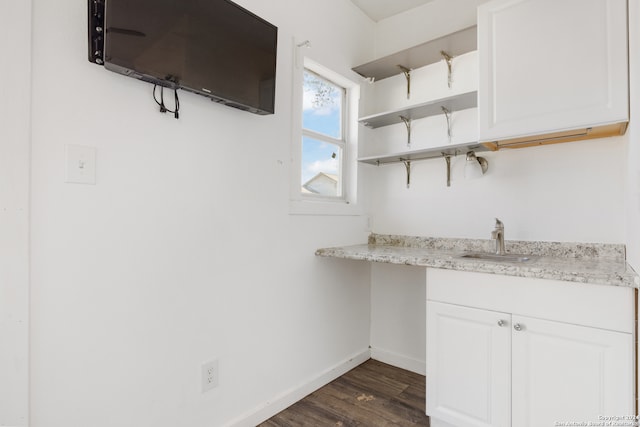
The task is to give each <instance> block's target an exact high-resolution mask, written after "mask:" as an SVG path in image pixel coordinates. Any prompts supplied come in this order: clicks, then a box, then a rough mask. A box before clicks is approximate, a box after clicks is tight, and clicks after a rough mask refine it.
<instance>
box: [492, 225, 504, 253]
mask: <svg viewBox="0 0 640 427" xmlns="http://www.w3.org/2000/svg"><path fill="white" fill-rule="evenodd" d="M491 238H492V239H494V240H495V241H496V255H504V254H505V250H504V224H503V223H502V221H500V220H499V219H498V218H496V228H494V229H493V231H492V232H491Z"/></svg>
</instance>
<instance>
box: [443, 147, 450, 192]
mask: <svg viewBox="0 0 640 427" xmlns="http://www.w3.org/2000/svg"><path fill="white" fill-rule="evenodd" d="M442 156H443V157H444V160H445V161H446V162H447V187H451V156H450V155H449V154H446V153H442Z"/></svg>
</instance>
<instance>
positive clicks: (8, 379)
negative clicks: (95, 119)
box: [0, 0, 31, 426]
mask: <svg viewBox="0 0 640 427" xmlns="http://www.w3.org/2000/svg"><path fill="white" fill-rule="evenodd" d="M0 52H1V53H2V66H1V67H0V81H2V82H3V83H2V85H0V100H2V101H1V102H0V236H2V237H0V425H3V426H26V425H27V424H28V411H29V396H28V392H29V390H28V384H29V341H28V333H29V135H30V129H29V124H30V123H29V110H30V107H31V92H30V89H31V1H30V0H7V1H2V2H0Z"/></svg>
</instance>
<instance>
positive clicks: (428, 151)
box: [358, 142, 492, 166]
mask: <svg viewBox="0 0 640 427" xmlns="http://www.w3.org/2000/svg"><path fill="white" fill-rule="evenodd" d="M491 150H492V149H491V148H489V147H486V146H485V145H483V144H480V143H478V142H467V143H464V144H455V145H446V146H440V147H434V148H425V149H422V150H409V151H404V152H400V153H393V154H383V155H379V156H369V157H360V158H359V159H358V161H359V162H361V163H367V164H370V165H376V166H379V165H384V164H389V163H404V162H406V161H408V160H409V161H415V160H426V159H436V158H442V157H445V156H457V155H459V154H466V153H467V152H468V151H475V152H476V153H479V152H482V151H491Z"/></svg>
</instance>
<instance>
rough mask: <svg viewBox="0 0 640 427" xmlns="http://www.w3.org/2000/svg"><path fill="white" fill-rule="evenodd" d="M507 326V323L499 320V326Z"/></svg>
mask: <svg viewBox="0 0 640 427" xmlns="http://www.w3.org/2000/svg"><path fill="white" fill-rule="evenodd" d="M506 324H507V322H505V321H504V320H502V319H500V320H498V326H500V327H502V326H504V325H506Z"/></svg>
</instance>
